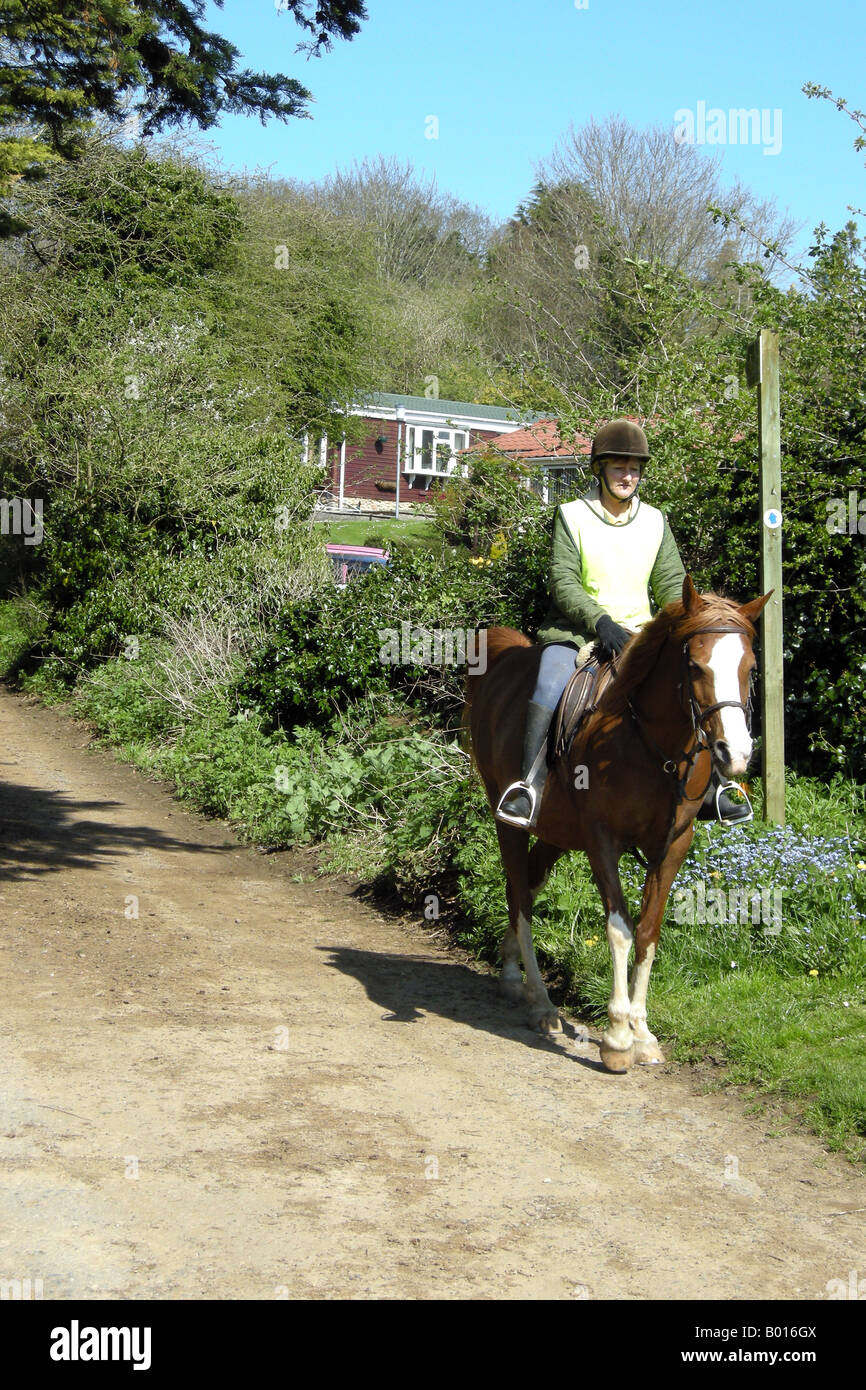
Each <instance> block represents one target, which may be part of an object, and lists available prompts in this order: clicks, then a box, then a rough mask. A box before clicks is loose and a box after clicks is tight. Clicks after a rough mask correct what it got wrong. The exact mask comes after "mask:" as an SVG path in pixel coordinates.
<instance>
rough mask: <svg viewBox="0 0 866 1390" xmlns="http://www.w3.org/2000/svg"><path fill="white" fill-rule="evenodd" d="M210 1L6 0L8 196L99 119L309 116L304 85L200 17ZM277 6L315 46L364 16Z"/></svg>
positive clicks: (347, 7)
mask: <svg viewBox="0 0 866 1390" xmlns="http://www.w3.org/2000/svg"><path fill="white" fill-rule="evenodd" d="M215 4H217V5H218V6H220V7H222V4H223V0H215ZM204 9H205V0H187V3H183V0H95V3H93V4H89V5H88V4H82V3H81V0H4V2H3V3H0V32H2V34H3V36H4V37H3V43H2V47H0V137H2V138H0V196H7V195H8V194H9V192H10V190H11V189H12V188H13V187H14V185H15V183H16V182H17V180H18V179H20V178H25V179H29V178H34V177H38V176H39V175H40V174H41V173H42V172H44V170H45V166H46V165H47V164H50V163H51V162H53V161H56V160H58V159H70V158H73V157H74V156H75V155H76V154H79V153H80V152H81V150H82V148H83V143H82V142H83V138H84V136H85V134H86V132H87V130H88V128H89V127H90V124H91V123H92V121H93V120H94V119H95V118H97V117H102V118H104V119H107V120H108V121H109V122H117V123H119V122H122V121H124V120H132V121H133V122H135V123H136V125H137V127H138V129H139V131H140V133H141V134H142V135H144V136H147V135H152V134H154V133H156V132H159V131H161V130H163V129H165V128H166V127H170V126H177V125H180V124H182V123H183V122H185V121H193V122H195V123H196V124H197V125H198V126H199V127H200V128H201V129H202V130H206V129H208V128H210V127H211V126H213V125H215V124H216V122H217V121H218V120H219V118H220V116H221V115H222V114H223V112H231V113H240V114H243V115H248V114H255V115H258V116H259V117H260V118H261V120H262V121H263V122H264V121H265V120H267V119H268V118H269V117H271V116H275V117H276V118H277V119H278V120H286V119H288V117H289V116H306V115H307V114H308V112H307V110H306V107H307V105H308V103H309V101H310V99H311V94H310V92H309V91H308V90H307V88H306V87H304V86H303V85H302V84H301V83H300V82H298V81H297V79H296V78H293V77H286V76H285V75H284V74H283V73H273V74H269V73H261V72H253V71H251V70H250V69H246V68H241V67H239V59H240V53H239V51H238V49H237V48H236V47H235V46H234V44H232V43H230V42H229V41H228V40H227V39H225V38H223V37H221V35H219V34H217V33H213V32H209V31H208V30H206V29H205V28H204V27H203V25H202V22H201V21H202V17H203V14H204ZM278 9H279V11H281V12H286V13H289V14H291V15H292V16H293V17H294V19H295V21H296V22H297V24H298V25H299V26H300V27H301V28H302V29H303V30H305V31H306V32H307V33H308V34H309V35H310V36H311V37H310V38H309V39H308V41H307V42H306V43H304V44H302V45H300V47H302V48H303V49H304V50H305V51H307V52H309V53H311V54H319V53H320V52H321V51H322V50H323V49H327V48H329V47H330V45H331V40H332V38H334V37H336V38H342V39H348V40H351V39H352V38H354V36H355V34H356V33H358V31H359V29H360V27H361V20H363V19H366V17H367V14H366V9H365V7H364V4H363V0H315V4H313V3H312V0H281V3H280V4H279V6H278ZM311 10H312V14H311V13H310V11H311ZM18 230H21V223H20V220H19V219H17V218H16V217H15V216H14V214H13V213H10V212H6V213H3V214H0V235H6V236H9V235H11V234H12V233H14V232H15V231H18Z"/></svg>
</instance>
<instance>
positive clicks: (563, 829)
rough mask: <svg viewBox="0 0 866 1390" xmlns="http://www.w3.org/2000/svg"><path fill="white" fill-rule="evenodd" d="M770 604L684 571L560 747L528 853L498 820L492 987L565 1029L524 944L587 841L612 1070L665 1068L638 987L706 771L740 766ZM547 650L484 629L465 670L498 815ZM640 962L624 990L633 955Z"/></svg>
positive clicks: (473, 727)
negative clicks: (631, 910) (719, 591)
mask: <svg viewBox="0 0 866 1390" xmlns="http://www.w3.org/2000/svg"><path fill="white" fill-rule="evenodd" d="M769 598H770V594H765V595H764V596H763V597H762V598H756V599H753V600H752V602H751V603H746V604H743V605H738V604H736V603H734V602H732V601H731V600H729V599H723V598H719V597H718V595H716V594H704V595H699V594H698V593H697V591H696V589H695V587H694V585H693V584H692V581H691V579H690V578H689V576H688V575H686V578H685V581H684V583H683V597H682V602H679V601H677V602H675V603H669V604H668V605H667V607H666V608H663V609H662V610H661V612H659V613H657V614H656V616H655V617H654V618H653V619H652V620H651V622H649V623H647V625H646V626H645V627H644V628H643V629H642V630H641V631H640V632H639V633H638V634H637V635H636V636H635V637H633V638H632V639H631V641H630V642H629V643H628V644H627V646H626V647H625V649H624V651H623V653H622V657H621V659H620V663H619V670H618V673H617V676H616V679H615V680H614V681H613V683H612V684H611V685H610V686H609V687H608V689H607V690H606V691H605V693H604V695H603V696H602V698H601V700H600V702H599V706H598V709H597V710H596V711H595V713H594V714H591V715H590V716H589V718H588V719H587V720H585V721H584V723H583V724H582V725H581V727H580V729H579V731H578V734H577V737H576V738H575V740H574V742H573V743H572V746H571V749H570V750H569V752H568V754H567V756H565V757H562V758H560V759H559V760H558V761H557V762H556V763H555V764H554V766H553V767H552V768H551V769H550V770H549V771H548V775H547V782H546V784H545V787H544V793H543V798H542V804H541V813H540V816H539V819H538V824H537V826H536V828H535V831H534V832H532V833H534V834H535V835H536V836H537V839H536V843H535V844H534V845H533V846H532V848H531V849H530V846H529V835H530V832H529V831H527V830H522V829H520V828H518V827H516V826H512V825H503V824H502V823H501V822H499V821H497V823H496V833H497V835H498V836H499V852H500V855H501V856H502V864H503V868H504V870H505V876H506V896H507V899H508V922H509V925H508V929H507V931H506V933H505V938H504V940H503V944H502V960H503V965H502V973H501V976H500V989H501V991H502V993H503V994H505V995H506V997H508V998H510V999H518V998H520V996H521V993H522V991H523V982H522V980H521V974H520V960H521V957H522V959H523V967H524V970H525V971H526V985H525V991H526V998H527V1001H528V1003H529V1006H530V1018H531V1021H532V1023H533V1024H534V1025H536V1026H537V1027H538V1028H539V1029H540V1031H541V1032H543V1033H556V1032H559V1031H560V1030H561V1026H562V1025H561V1022H560V1018H559V1015H558V1013H557V1012H556V1010H555V1009H554V1007H553V1005H552V1004H551V1002H550V998H549V996H548V993H547V990H546V988H545V985H544V981H543V980H542V977H541V972H540V971H539V969H538V962H537V961H536V959H535V951H534V950H533V946H532V904H533V902H534V900H535V897H536V896H537V894H538V893H539V891H540V889H541V888H542V887H543V885H544V883H545V880H546V879H547V876H548V874H549V873H550V870H551V868H552V867H553V865H554V864H555V863H556V861H557V859H559V858H560V856H561V855H562V854H564V853H565V852H566V851H568V850H573V849H581V850H583V851H584V852H585V853H586V855H587V857H588V859H589V863H590V868H591V869H592V876H593V878H594V879H595V883H596V886H597V888H598V890H599V893H600V894H601V897H602V902H603V903H604V911H605V918H606V922H607V940H608V945H609V946H610V952H611V956H612V958H613V991H612V993H611V997H610V1003H609V1005H608V1015H609V1019H610V1023H609V1027H608V1028H607V1029H606V1031H605V1033H604V1036H603V1038H602V1042H601V1048H600V1051H601V1060H602V1062H603V1063H604V1065H605V1067H607V1069H608V1070H609V1071H619V1072H621V1071H628V1069H629V1068H630V1067H631V1066H632V1064H633V1063H634V1062H643V1063H653V1062H663V1061H664V1057H663V1055H662V1052H661V1049H660V1048H659V1045H658V1039H657V1038H655V1037H654V1036H653V1034H652V1033H651V1032H650V1031H649V1029H648V1027H647V1017H646V996H647V985H648V983H649V977H650V971H651V969H652V963H653V958H654V956H655V951H656V944H657V942H658V939H659V929H660V927H661V920H662V914H663V912H664V907H665V903H666V901H667V897H668V894H669V892H670V889H671V884H672V883H673V881H674V878H675V876H676V874H677V871H678V870H679V867H680V865H681V864H682V862H683V860H684V858H685V856H686V853H687V851H688V848H689V845H690V844H691V840H692V834H693V831H694V825H693V822H694V818H695V816H696V815H697V812H698V810H699V808H700V805H701V802H702V800H703V797H704V793H705V791H706V788H707V786H708V784H709V780H710V777H711V773H712V766H713V764H714V763H715V765H716V766H717V767H718V768H719V770H720V771H721V772H722V774H723V775H724V776H726V777H730V776H732V775H735V774H742V773H744V772H745V770H746V766H747V764H748V761H749V758H750V757H751V753H752V740H751V736H750V734H749V729H748V726H747V722H746V705H747V702H748V692H749V678H750V673H751V671H752V670H753V668H754V666H755V658H754V655H753V653H752V639H753V638H754V636H755V628H754V626H753V624H754V621H755V619H756V618H757V616H758V614H759V613H760V611H761V609H762V608H763V607H764V604H765V603H766V602H767V600H768V599H769ZM540 653H541V648H540V647H538V646H534V645H533V644H532V643H531V642H530V641H529V640H528V639H527V638H526V637H524V636H523V634H522V633H520V632H515V631H514V629H513V628H507V627H504V628H503V627H500V628H491V629H490V630H489V631H488V633H487V666H486V670H485V673H484V674H483V675H482V674H479V675H470V676H469V677H468V679H467V695H466V704H467V709H466V716H467V721H468V724H469V728H470V732H471V739H472V750H473V754H474V758H475V762H476V765H477V767H478V770H479V772H480V774H481V778H482V780H483V782H484V786H485V788H486V791H487V796H488V799H489V801H490V805H491V808H493V807H495V806H496V805H497V804H498V802H499V798H500V796H501V794H502V792H503V790H504V789H505V787H507V786H508V785H509V783H511V782H514V781H515V780H516V778H517V777H518V776H519V775H520V764H521V756H522V751H523V726H524V719H525V712H526V706H527V703H528V701H529V700H530V698H531V696H532V692H533V690H534V688H535V678H536V675H537V673H538V663H539V659H540ZM630 849H637V850H639V851H640V852H641V853H642V854H643V855H644V857H645V859H646V862H647V874H646V879H645V881H644V887H643V898H642V901H641V912H640V921H639V922H638V924H637V928H634V927H633V924H632V922H631V920H630V918H629V914H628V908H627V906H626V901H625V897H624V896H623V891H622V886H621V884H620V880H619V861H620V858H621V857H622V855H623V854H624V853H625V852H626V851H627V850H630ZM633 939H634V940H635V965H634V970H633V973H632V977H631V989H630V991H629V989H628V987H627V986H628V978H627V977H628V969H627V967H628V957H629V951H630V949H631V944H632V940H633Z"/></svg>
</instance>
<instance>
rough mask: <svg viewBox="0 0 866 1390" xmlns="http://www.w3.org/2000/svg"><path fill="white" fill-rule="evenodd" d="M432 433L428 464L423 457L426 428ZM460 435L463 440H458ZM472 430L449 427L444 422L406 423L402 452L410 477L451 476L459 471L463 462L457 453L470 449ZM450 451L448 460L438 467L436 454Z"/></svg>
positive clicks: (405, 468) (404, 470)
mask: <svg viewBox="0 0 866 1390" xmlns="http://www.w3.org/2000/svg"><path fill="white" fill-rule="evenodd" d="M425 430H426V431H428V432H429V433H430V434H431V435H432V436H433V437H432V440H431V441H430V464H431V466H430V467H429V468H425V467H424V465H423V463H422V458H423V455H424V452H425V446H424V443H423V435H424V431H425ZM458 439H460V440H461V441H462V442H461V443H459V444H458V443H457V440H458ZM468 447H469V431H468V430H467V429H448V428H446V427H444V426H442V425H434V424H429V425H424V424H411V425H407V427H406V446H405V450H404V455H403V472H404V473H408V474H409V475H410V477H426V478H449V477H452V476H453V475H454V474H455V473H457V472H460V471H461V468H462V465H461V462H460V460H459V459H458V457H457V454H458V451H459V450H462V449H468ZM440 450H442V451H444V452H447V455H448V461H447V464H446V466H445V467H444V468H437V467H436V463H437V454H438V453H439V451H440Z"/></svg>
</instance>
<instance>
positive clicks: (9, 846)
mask: <svg viewBox="0 0 866 1390" xmlns="http://www.w3.org/2000/svg"><path fill="white" fill-rule="evenodd" d="M122 805H123V803H122V802H120V801H76V800H75V798H74V797H72V796H69V795H68V794H66V793H64V792H55V791H45V790H44V789H43V788H42V787H31V786H26V785H24V786H22V785H21V784H16V783H9V782H0V881H3V880H5V881H9V880H16V879H17V880H20V879H26V878H33V877H35V876H37V875H39V874H47V873H57V872H58V871H59V870H61V869H92V868H97V867H99V866H100V865H102V864H105V862H106V861H107V860H109V859H114V858H118V857H120V856H122V855H126V854H135V853H136V852H139V851H141V850H143V849H153V850H164V851H169V852H170V851H172V850H186V851H192V852H194V853H199V854H218V853H220V852H223V853H230V852H231V851H232V850H235V849H236V848H237V846H236V845H216V844H201V843H198V842H197V841H195V840H184V839H178V838H176V837H175V836H173V835H165V834H163V832H162V831H160V830H156V829H154V828H153V827H152V826H149V825H116V824H113V823H112V822H111V821H110V820H104V819H99V818H98V813H99V812H102V813H103V814H105V813H108V812H110V811H111V809H112V808H113V807H118V806H122ZM88 811H89V812H95V813H97V816H96V817H95V818H94V819H86V820H82V819H80V817H81V815H82V813H83V812H88Z"/></svg>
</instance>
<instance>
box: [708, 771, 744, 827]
mask: <svg viewBox="0 0 866 1390" xmlns="http://www.w3.org/2000/svg"><path fill="white" fill-rule="evenodd" d="M733 786H736V784H735V783H734V782H726V781H724V780H723V778H722V776H721V774H720V773H718V772H717V771H716V769H715V768H713V775H712V777H711V778H710V785H709V786H708V787H707V793H706V796H705V797H704V800H703V805H702V806H701V808H700V810H699V811H698V820H717V821H721V823H722V825H733V824H734V823H735V822H739V821H747V820H751V819H752V816H753V814H754V813H753V811H752V806H751V803H750V801H749V798H748V797H747V796H746V795H745V793H744V792H741V791H740V788H739V787H737V788H736V790H737V792H738V793H739V794H740V795H741V796H743V798H744V799H743V801H734V800H733V798H732V797H730V796H728V793H727V791H726V790H721V791H720V790H719V789H720V788H727V787H733Z"/></svg>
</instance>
